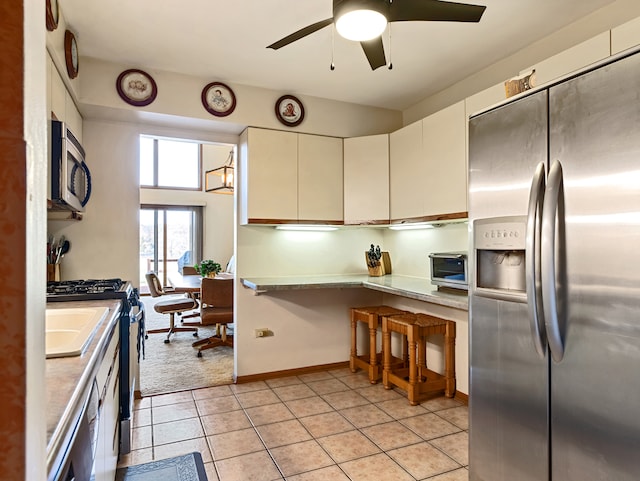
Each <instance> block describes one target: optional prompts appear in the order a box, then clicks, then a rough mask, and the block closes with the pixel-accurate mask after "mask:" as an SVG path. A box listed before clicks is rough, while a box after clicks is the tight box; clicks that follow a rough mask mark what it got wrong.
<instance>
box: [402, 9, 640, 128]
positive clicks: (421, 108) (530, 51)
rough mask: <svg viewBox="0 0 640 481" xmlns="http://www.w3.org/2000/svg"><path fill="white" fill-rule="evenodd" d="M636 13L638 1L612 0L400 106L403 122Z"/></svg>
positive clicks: (511, 74)
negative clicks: (482, 66) (462, 77)
mask: <svg viewBox="0 0 640 481" xmlns="http://www.w3.org/2000/svg"><path fill="white" fill-rule="evenodd" d="M638 16H640V2H638V1H637V0H616V1H614V2H612V3H611V4H609V5H607V6H605V7H603V8H601V9H599V10H596V11H595V12H593V13H592V14H590V15H587V16H586V17H584V18H582V19H580V20H578V21H576V22H574V23H572V24H570V25H568V26H566V27H565V28H563V29H560V30H558V31H557V32H555V33H553V34H551V35H549V36H547V37H545V38H543V39H541V40H539V41H537V42H534V43H532V44H531V45H529V46H527V47H526V48H524V49H522V50H520V51H519V52H516V53H515V54H513V55H509V56H508V57H505V58H504V59H502V60H500V61H498V62H496V63H495V64H493V65H490V66H489V67H487V68H485V69H483V70H481V71H480V72H477V73H475V74H473V75H471V76H469V77H467V78H465V79H455V82H454V83H453V84H452V85H451V86H450V87H448V88H446V89H445V90H442V91H441V92H438V93H437V94H435V95H432V96H431V97H428V98H426V99H424V100H422V101H420V102H418V103H416V104H415V105H413V106H411V107H410V108H408V109H406V110H404V111H403V113H402V115H403V119H402V121H403V125H408V124H411V123H413V122H415V121H416V120H419V119H422V118H424V117H426V116H427V115H430V114H432V113H434V112H437V111H439V110H441V109H443V108H445V107H448V106H449V105H452V104H454V103H456V102H458V101H460V100H463V99H464V98H466V97H469V96H471V95H473V94H475V93H477V92H480V91H482V90H485V89H488V88H490V87H493V86H494V85H496V84H498V83H502V82H504V81H505V80H507V79H509V78H512V77H515V76H517V75H519V74H520V72H521V71H522V70H524V69H526V68H527V67H528V66H530V65H533V64H536V63H538V62H540V61H542V60H545V59H547V58H549V57H551V56H553V55H556V54H558V53H560V52H563V51H564V50H567V49H568V48H571V47H573V46H575V45H577V44H579V43H581V42H584V41H586V40H588V39H590V38H592V37H594V36H596V35H598V34H601V33H603V32H606V31H607V30H610V29H611V28H612V27H615V26H618V25H621V24H623V23H625V22H627V21H628V20H631V19H633V18H636V17H638ZM503 98H504V96H503Z"/></svg>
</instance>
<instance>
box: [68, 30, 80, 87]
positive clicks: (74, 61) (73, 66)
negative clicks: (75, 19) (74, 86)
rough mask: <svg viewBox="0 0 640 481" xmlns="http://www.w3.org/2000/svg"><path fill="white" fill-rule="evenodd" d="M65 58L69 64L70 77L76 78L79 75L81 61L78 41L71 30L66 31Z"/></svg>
mask: <svg viewBox="0 0 640 481" xmlns="http://www.w3.org/2000/svg"><path fill="white" fill-rule="evenodd" d="M64 60H65V63H66V64H67V74H69V78H76V77H77V76H78V63H79V55H78V42H77V41H76V36H75V35H74V34H73V32H72V31H71V30H67V31H66V32H64Z"/></svg>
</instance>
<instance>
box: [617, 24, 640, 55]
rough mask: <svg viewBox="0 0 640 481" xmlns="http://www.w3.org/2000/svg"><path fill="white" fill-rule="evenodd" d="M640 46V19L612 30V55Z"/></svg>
mask: <svg viewBox="0 0 640 481" xmlns="http://www.w3.org/2000/svg"><path fill="white" fill-rule="evenodd" d="M636 45H640V17H638V18H636V19H634V20H631V21H630V22H627V23H623V24H622V25H620V26H618V27H615V28H613V29H611V55H615V54H617V53H620V52H622V51H623V50H626V49H628V48H631V47H635V46H636Z"/></svg>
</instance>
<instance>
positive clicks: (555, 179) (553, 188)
mask: <svg viewBox="0 0 640 481" xmlns="http://www.w3.org/2000/svg"><path fill="white" fill-rule="evenodd" d="M564 211H565V209H564V183H563V180H562V165H561V164H560V162H559V161H558V160H555V161H553V164H551V168H550V169H549V180H548V183H547V189H546V191H545V196H544V206H543V212H542V295H543V306H544V318H545V324H546V331H547V337H548V340H549V349H550V351H551V357H552V358H553V360H554V361H556V362H560V361H562V358H563V357H564V341H563V338H562V337H563V336H562V331H563V330H564V328H565V326H566V318H567V312H566V307H567V301H566V297H567V291H566V286H567V283H566V249H565V248H564V246H565V245H566V242H565V217H564ZM556 233H557V238H556Z"/></svg>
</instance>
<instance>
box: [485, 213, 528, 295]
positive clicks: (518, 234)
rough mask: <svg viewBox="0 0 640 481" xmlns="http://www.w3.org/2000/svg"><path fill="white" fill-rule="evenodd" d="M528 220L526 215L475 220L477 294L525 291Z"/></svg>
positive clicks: (510, 293) (502, 293) (509, 293)
mask: <svg viewBox="0 0 640 481" xmlns="http://www.w3.org/2000/svg"><path fill="white" fill-rule="evenodd" d="M526 221H527V218H526V217H524V216H522V217H521V216H514V217H494V218H489V219H477V220H475V221H474V223H473V228H474V235H473V237H474V239H473V241H474V254H475V263H476V269H475V271H476V276H475V279H473V284H474V287H475V289H476V290H477V291H478V292H477V293H478V294H482V293H484V295H486V296H488V297H494V296H496V297H502V295H505V296H509V295H514V294H515V295H524V294H525V291H526V285H525V239H526V227H527V224H526ZM492 294H493V295H492Z"/></svg>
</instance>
